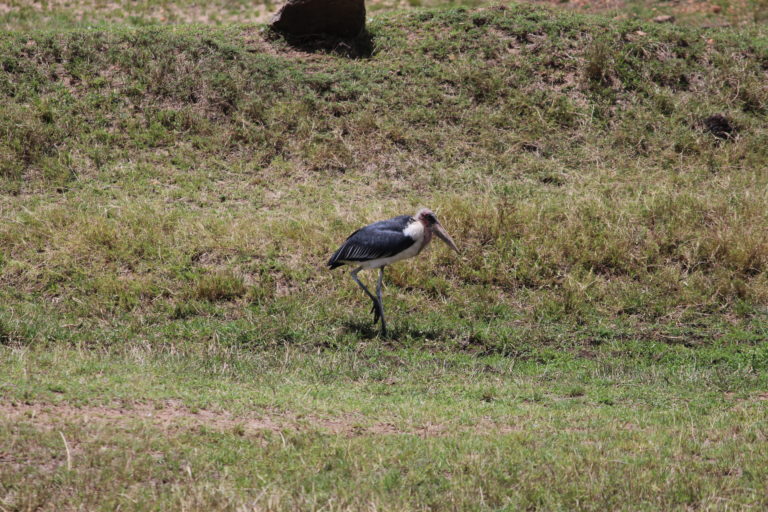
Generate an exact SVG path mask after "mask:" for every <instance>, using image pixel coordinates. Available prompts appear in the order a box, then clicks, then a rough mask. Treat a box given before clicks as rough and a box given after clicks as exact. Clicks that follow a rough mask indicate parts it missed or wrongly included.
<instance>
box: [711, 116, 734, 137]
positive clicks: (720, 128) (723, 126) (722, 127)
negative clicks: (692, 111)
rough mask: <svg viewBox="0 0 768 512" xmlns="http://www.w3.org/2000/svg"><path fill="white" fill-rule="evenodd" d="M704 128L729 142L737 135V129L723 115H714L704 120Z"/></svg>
mask: <svg viewBox="0 0 768 512" xmlns="http://www.w3.org/2000/svg"><path fill="white" fill-rule="evenodd" d="M704 127H705V128H706V130H707V131H708V132H709V133H711V134H712V135H714V136H715V137H717V138H718V139H723V140H727V139H730V138H731V137H733V136H734V135H735V134H736V127H734V126H733V123H731V121H730V120H729V119H728V118H727V117H725V116H724V115H722V114H714V115H711V116H709V117H708V118H706V119H704Z"/></svg>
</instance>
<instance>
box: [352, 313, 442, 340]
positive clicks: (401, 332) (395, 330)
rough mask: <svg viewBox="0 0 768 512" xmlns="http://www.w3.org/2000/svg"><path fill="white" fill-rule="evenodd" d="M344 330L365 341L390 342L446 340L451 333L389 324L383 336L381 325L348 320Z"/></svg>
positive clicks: (368, 320)
mask: <svg viewBox="0 0 768 512" xmlns="http://www.w3.org/2000/svg"><path fill="white" fill-rule="evenodd" d="M343 326H344V330H345V331H346V332H348V333H353V334H356V335H358V336H360V338H362V339H364V340H371V339H375V338H378V339H381V340H384V341H388V342H398V341H400V342H402V341H411V340H445V339H448V338H450V334H451V332H450V331H449V330H445V329H425V328H419V327H414V326H411V325H409V324H407V323H400V322H398V323H394V324H393V323H390V322H387V334H381V326H380V324H375V325H374V324H373V323H372V322H371V320H370V319H368V318H366V319H357V320H347V321H346V322H344V323H343Z"/></svg>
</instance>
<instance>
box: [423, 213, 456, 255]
mask: <svg viewBox="0 0 768 512" xmlns="http://www.w3.org/2000/svg"><path fill="white" fill-rule="evenodd" d="M414 218H415V219H416V220H418V221H419V222H421V223H422V224H424V228H425V229H428V230H429V231H430V232H432V233H434V234H436V235H437V237H438V238H439V239H440V240H442V241H443V242H445V244H446V245H447V246H448V247H450V248H451V249H453V250H454V251H456V252H459V249H458V247H456V244H455V243H453V239H452V238H451V236H450V235H449V234H448V232H447V231H446V230H445V229H444V228H443V226H442V224H440V221H439V220H437V216H436V215H435V214H434V213H433V212H432V210H430V209H429V208H422V209H421V210H419V211H418V213H417V214H416V215H415V217H414Z"/></svg>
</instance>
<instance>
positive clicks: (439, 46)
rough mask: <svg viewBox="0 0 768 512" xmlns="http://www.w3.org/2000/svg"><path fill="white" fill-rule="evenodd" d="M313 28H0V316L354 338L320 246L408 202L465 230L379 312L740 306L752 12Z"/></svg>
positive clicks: (30, 335) (757, 242) (674, 311)
mask: <svg viewBox="0 0 768 512" xmlns="http://www.w3.org/2000/svg"><path fill="white" fill-rule="evenodd" d="M326 43H327V44H326V46H329V47H335V48H336V51H323V50H318V51H307V50H308V49H307V48H303V49H297V48H295V47H291V46H290V45H288V44H287V43H286V42H285V41H283V40H281V39H279V38H275V37H268V34H266V33H263V32H262V31H260V29H259V28H257V27H249V26H228V27H225V28H210V27H195V26H192V27H185V26H175V27H171V28H159V27H155V28H139V29H135V28H119V27H113V28H110V29H98V30H82V31H75V32H64V33H47V32H38V33H25V34H6V35H5V36H3V39H2V42H0V44H1V45H2V48H3V51H2V54H3V55H4V57H3V64H2V65H3V69H4V70H5V71H4V73H3V75H2V81H1V82H0V91H1V92H2V94H3V95H4V103H5V105H6V108H5V109H4V110H3V112H2V114H0V131H1V132H2V134H3V137H2V139H1V140H2V142H0V144H1V146H0V168H1V169H2V183H1V185H0V186H1V187H2V189H3V190H4V192H5V194H4V196H3V199H2V208H3V219H4V222H3V224H2V226H1V227H0V240H2V247H3V256H2V262H3V263H2V268H1V270H0V272H2V273H1V274H0V279H2V282H3V284H4V285H5V286H4V287H3V291H2V292H1V293H2V294H3V295H4V297H3V302H4V303H5V304H7V305H11V304H13V305H14V307H13V309H12V310H11V311H16V310H19V308H23V309H24V311H25V312H26V313H25V315H24V317H25V318H33V317H37V318H41V319H42V318H44V319H45V320H44V325H43V326H42V327H40V329H42V331H40V330H39V329H38V328H36V327H35V325H36V322H32V321H30V322H28V323H29V325H27V326H26V327H22V326H19V325H18V323H19V322H21V320H20V317H19V316H18V315H15V314H13V313H10V314H9V313H8V312H6V314H5V320H4V322H5V325H6V327H5V330H6V331H8V332H9V334H8V335H7V336H8V337H14V338H19V339H20V340H28V341H30V342H31V341H34V340H35V339H38V338H49V337H51V336H53V337H57V336H64V337H73V336H74V337H76V336H77V333H78V329H83V330H84V332H87V333H88V336H89V338H91V339H92V338H93V336H94V334H95V332H98V331H94V326H95V325H108V326H109V329H108V331H107V332H109V333H114V332H116V331H115V328H118V330H119V328H120V327H123V326H124V327H126V328H131V329H138V330H142V329H144V328H145V327H147V326H149V328H150V329H151V330H153V331H155V330H156V329H157V326H171V327H170V328H171V329H172V330H177V329H183V328H184V326H188V325H190V324H199V323H203V324H205V325H216V326H218V325H220V324H221V322H222V321H224V322H227V324H228V325H229V324H230V323H231V324H233V325H238V326H239V327H236V328H233V331H235V332H237V334H236V335H235V336H234V339H239V340H246V341H248V342H249V343H263V342H271V341H273V340H274V339H275V337H276V336H277V337H278V338H279V337H287V338H288V339H291V340H293V341H296V342H306V343H310V344H315V343H322V344H325V343H328V342H334V343H336V342H340V341H344V340H349V339H350V336H351V339H352V341H354V339H356V337H357V334H356V333H357V329H351V330H350V329H349V328H348V327H345V324H346V323H348V322H350V321H358V320H361V315H360V314H359V313H360V311H359V305H360V297H359V296H358V295H359V294H358V293H357V290H355V289H354V288H353V287H352V286H350V284H351V283H350V282H349V280H348V278H346V277H344V276H341V275H338V276H334V275H332V274H331V273H329V272H326V271H324V270H321V268H322V264H323V262H324V260H325V259H326V257H327V256H328V254H330V252H332V250H333V249H334V248H335V246H336V245H337V244H338V243H339V241H340V240H342V239H343V237H344V236H346V234H348V233H349V232H350V230H352V229H354V228H355V227H356V226H358V225H360V224H361V223H367V222H369V221H372V220H375V219H377V218H381V217H388V216H391V215H394V214H399V213H403V212H410V211H411V210H414V209H415V208H416V207H417V206H419V205H429V206H431V207H433V208H435V209H437V210H438V211H439V213H440V215H441V217H442V218H443V219H444V223H445V225H446V226H448V227H449V229H450V231H451V232H452V233H453V235H454V238H456V239H457V240H459V241H460V245H461V247H462V248H463V250H464V254H463V256H462V257H461V258H454V257H452V256H450V255H448V254H447V253H446V252H445V251H442V250H439V249H438V250H435V251H432V252H431V255H430V256H428V257H427V258H424V259H422V260H421V261H419V262H418V263H410V264H406V265H402V266H400V267H395V268H393V269H392V272H391V283H390V290H389V293H388V295H389V297H390V304H391V306H392V307H391V310H392V311H393V312H395V311H397V312H401V313H402V314H397V318H398V322H396V324H398V325H399V326H400V327H401V329H402V331H401V333H400V334H401V335H407V334H408V333H409V332H414V333H420V332H432V333H434V336H436V337H439V338H441V339H443V340H451V341H456V342H459V343H466V342H467V340H472V341H471V343H477V344H479V345H481V346H488V347H500V348H502V349H504V350H506V349H505V348H504V347H507V348H509V347H510V346H512V345H514V344H515V343H516V340H519V339H521V338H526V339H529V338H530V337H531V336H534V337H537V338H538V339H537V341H545V340H546V339H548V338H550V337H552V336H556V337H557V336H559V335H556V334H555V333H553V332H552V330H553V329H554V330H558V329H560V328H562V327H563V326H567V328H566V329H565V330H566V331H567V333H568V334H566V336H567V337H573V336H574V333H575V332H578V331H582V330H584V329H585V328H586V329H587V330H591V331H590V332H591V334H590V336H599V335H600V334H599V333H602V332H608V333H611V332H615V331H616V330H620V331H621V330H623V329H628V330H629V332H631V333H633V335H637V336H645V337H661V339H664V337H665V336H669V337H671V338H676V337H677V336H678V335H687V334H695V333H696V332H699V331H703V332H704V333H706V336H711V335H716V334H724V333H726V332H729V333H731V332H733V333H734V334H733V335H735V336H737V337H738V338H739V339H744V338H746V339H751V338H752V337H753V334H752V333H755V334H754V336H762V335H763V334H764V332H763V331H762V327H761V324H762V322H760V321H759V320H761V319H762V315H764V312H765V308H764V306H765V304H766V301H768V281H767V280H766V274H765V272H764V270H765V268H766V265H767V264H768V246H767V245H766V244H767V243H768V242H766V237H765V236H764V233H765V232H766V227H768V217H767V214H766V211H768V208H767V206H768V204H767V201H768V198H767V197H766V195H765V194H764V193H763V191H764V189H765V185H766V179H767V178H766V173H765V166H766V164H765V162H766V161H768V150H766V148H767V147H768V144H766V140H767V138H768V131H766V101H767V100H768V90H766V88H765V85H764V84H765V81H764V80H765V77H766V70H765V68H766V65H767V64H766V63H767V62H768V50H767V49H766V48H767V47H766V39H765V36H764V34H762V33H761V32H755V33H753V34H744V33H736V32H711V33H704V32H698V31H694V30H687V29H681V28H676V27H667V26H648V25H642V24H636V23H627V24H618V25H617V24H609V23H608V22H606V21H605V20H603V19H600V18H585V17H581V16H570V15H563V14H559V15H557V16H555V15H554V14H553V13H552V12H550V11H546V10H541V9H535V8H531V7H524V6H521V7H510V8H506V9H488V10H481V11H464V10H447V11H422V12H415V13H410V14H400V15H393V16H390V17H388V18H386V19H381V20H379V21H378V22H377V23H376V24H374V25H372V26H371V27H370V37H369V38H363V39H361V40H360V41H358V42H357V43H356V44H354V45H352V46H348V45H347V46H345V45H341V44H337V42H333V41H329V42H326ZM350 54H351V55H354V56H356V57H358V58H349V55H350ZM368 54H370V56H368ZM712 114H724V115H725V116H726V117H727V118H728V119H729V120H730V122H731V123H732V125H733V128H734V132H733V133H732V134H731V135H730V136H729V138H728V139H727V140H722V139H719V138H717V137H715V136H713V135H712V134H711V133H708V132H707V130H706V128H705V123H704V119H705V118H707V117H708V116H710V115H712ZM328 299H331V300H330V301H329V300H328ZM489 304H490V305H491V306H490V307H489ZM417 306H418V307H417ZM408 310H414V311H419V312H420V314H419V315H408V314H407V311H408ZM275 313H279V314H278V315H275ZM251 317H258V318H259V320H258V322H257V323H258V324H259V327H258V329H256V330H255V331H253V330H252V329H250V327H249V328H248V330H246V331H243V332H241V331H242V330H243V329H246V326H251V325H253V320H252V319H251ZM246 318H248V320H247V321H246V322H245V323H244V324H238V322H239V321H241V320H245V319H246ZM284 318H289V319H293V321H291V322H290V323H291V325H292V327H291V329H290V331H291V332H289V333H282V334H280V332H281V331H282V330H283V329H284V328H283V327H282V326H283V325H284V320H283V319H284ZM393 318H395V317H394V316H393ZM352 319H355V320H352ZM207 320H211V321H212V324H211V322H207ZM299 320H300V321H299ZM753 320H757V321H753ZM265 322H266V325H265ZM52 324H53V325H57V324H58V325H61V324H69V325H76V326H77V327H76V328H75V329H71V328H70V329H67V330H66V333H58V334H49V333H46V332H47V331H48V330H50V328H51V327H50V326H51V325H52ZM489 327H490V329H489ZM734 329H735V331H734ZM678 330H681V331H680V332H678ZM592 331H594V332H592ZM672 331H674V332H672ZM484 333H490V334H484ZM120 336H122V334H121V335H120ZM691 339H695V337H694V338H691ZM105 341H106V340H105Z"/></svg>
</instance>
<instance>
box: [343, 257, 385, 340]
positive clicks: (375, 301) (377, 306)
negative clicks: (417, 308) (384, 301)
mask: <svg viewBox="0 0 768 512" xmlns="http://www.w3.org/2000/svg"><path fill="white" fill-rule="evenodd" d="M362 269H363V267H357V268H356V269H355V270H353V271H352V272H350V274H351V275H352V279H354V281H355V282H356V283H357V285H358V286H359V287H360V288H362V289H363V291H364V292H365V294H366V295H368V297H370V299H371V300H372V301H373V308H374V311H375V313H376V314H375V316H374V320H373V323H376V321H377V320H378V319H379V316H381V304H380V303H379V300H378V299H377V298H376V297H375V296H374V295H373V294H372V293H371V292H370V291H369V290H368V288H366V286H365V285H364V284H363V283H362V282H360V279H358V278H357V273H358V272H360V271H361V270H362ZM382 327H383V324H382ZM385 330H386V329H384V328H382V331H385Z"/></svg>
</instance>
